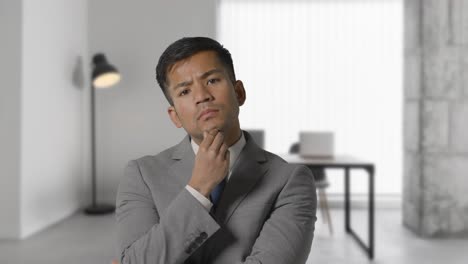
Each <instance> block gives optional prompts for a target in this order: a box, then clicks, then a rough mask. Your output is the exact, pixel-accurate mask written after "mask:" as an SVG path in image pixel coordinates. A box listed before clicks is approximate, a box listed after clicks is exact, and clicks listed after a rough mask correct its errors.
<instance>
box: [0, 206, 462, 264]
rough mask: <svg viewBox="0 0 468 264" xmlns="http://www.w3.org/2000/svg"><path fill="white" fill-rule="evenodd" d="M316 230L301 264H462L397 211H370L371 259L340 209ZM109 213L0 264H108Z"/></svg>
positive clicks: (7, 252) (446, 244)
mask: <svg viewBox="0 0 468 264" xmlns="http://www.w3.org/2000/svg"><path fill="white" fill-rule="evenodd" d="M365 216H366V215H365V211H363V210H357V211H354V212H353V217H352V225H353V227H354V228H355V229H356V230H357V231H358V232H360V233H362V234H363V235H364V237H367V236H366V233H365V229H366V228H365V227H366V225H367V222H366V221H365V219H366V217H365ZM318 218H319V219H318V222H317V226H316V227H317V230H316V234H315V239H314V242H313V245H312V250H311V252H310V255H309V259H308V261H307V264H315V263H321V264H322V263H347V264H348V263H349V264H352V263H359V264H362V263H400V264H417V263H424V264H432V263H434V264H436V263H437V264H439V263H441V264H458V263H460V264H462V263H463V264H466V263H468V239H467V238H464V239H463V238H459V239H434V240H426V239H421V238H418V237H416V236H415V235H413V233H412V232H410V231H408V230H407V229H406V228H404V227H403V226H402V225H401V215H400V212H399V210H394V209H393V210H390V209H386V210H377V212H376V258H375V260H374V261H368V260H367V258H366V256H365V255H364V253H363V252H362V251H361V249H360V248H359V247H358V246H357V244H356V243H355V242H354V240H352V238H351V237H349V236H347V235H346V234H345V233H344V228H343V211H342V210H333V211H332V219H333V221H334V223H333V224H334V229H335V233H334V235H333V236H330V235H329V233H328V228H327V226H326V225H325V224H323V223H322V221H321V217H320V214H319V215H318ZM114 232H115V227H114V217H113V215H107V216H98V217H96V216H94V217H89V216H85V215H82V214H76V215H74V216H72V217H70V218H68V219H66V220H65V221H62V222H60V223H59V224H57V225H55V226H52V227H51V228H48V229H47V230H44V231H43V232H41V233H39V234H37V235H34V236H32V237H30V238H28V239H26V240H24V241H5V240H4V241H0V263H1V264H23V263H24V264H100V263H102V264H110V263H111V260H112V259H113V258H115V256H116V255H117V254H116V252H115V249H114V248H115V247H114V241H115V233H114Z"/></svg>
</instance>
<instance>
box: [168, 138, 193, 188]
mask: <svg viewBox="0 0 468 264" xmlns="http://www.w3.org/2000/svg"><path fill="white" fill-rule="evenodd" d="M171 158H172V159H173V160H177V161H176V162H175V163H174V164H173V165H172V166H171V167H170V168H169V173H170V174H172V176H173V177H174V178H175V179H176V181H177V182H178V183H180V185H181V186H182V187H184V186H185V185H187V183H188V182H189V180H190V177H191V176H192V169H193V164H194V163H195V153H193V149H192V146H191V145H190V137H189V136H188V135H187V136H186V137H185V138H184V139H183V140H182V141H181V142H180V143H179V144H178V145H177V146H176V147H175V149H174V152H173V153H172V157H171Z"/></svg>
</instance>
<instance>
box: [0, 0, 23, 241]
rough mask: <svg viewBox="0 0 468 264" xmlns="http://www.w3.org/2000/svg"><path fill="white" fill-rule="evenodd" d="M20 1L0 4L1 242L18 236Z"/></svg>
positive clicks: (4, 1)
mask: <svg viewBox="0 0 468 264" xmlns="http://www.w3.org/2000/svg"><path fill="white" fill-rule="evenodd" d="M21 17H22V14H21V1H16V0H0V34H1V41H0V58H1V59H0V74H1V75H0V76H1V77H0V212H1V217H0V223H1V224H0V238H14V237H17V236H18V235H19V217H20V216H19V195H20V194H19V173H20V163H19V155H20V137H19V136H20V133H19V132H20V122H19V120H20V119H19V116H20V95H21V93H20V88H21Z"/></svg>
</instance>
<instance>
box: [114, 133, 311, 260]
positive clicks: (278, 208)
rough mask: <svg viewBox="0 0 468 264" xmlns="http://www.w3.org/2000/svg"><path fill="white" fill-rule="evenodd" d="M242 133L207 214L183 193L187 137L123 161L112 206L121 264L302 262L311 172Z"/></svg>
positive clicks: (307, 242)
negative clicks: (214, 205) (215, 203)
mask: <svg viewBox="0 0 468 264" xmlns="http://www.w3.org/2000/svg"><path fill="white" fill-rule="evenodd" d="M244 135H245V137H246V145H245V147H244V149H243V150H242V152H241V154H240V155H239V160H238V162H237V165H236V167H235V168H233V171H232V174H231V177H230V179H229V181H228V183H227V184H226V187H225V189H224V192H223V194H222V196H221V199H220V201H219V204H218V206H217V209H216V213H215V214H213V215H211V214H210V213H209V212H208V211H207V210H206V209H205V208H204V207H203V206H202V205H201V203H200V202H198V200H196V199H195V198H194V197H193V196H192V195H191V194H190V192H188V191H187V190H186V189H185V186H186V184H187V183H188V181H189V180H190V177H191V174H192V168H193V165H194V158H195V154H194V152H193V150H192V147H191V145H190V139H189V137H188V136H187V137H185V138H184V139H183V140H182V141H181V142H180V143H179V144H178V145H176V146H174V147H172V148H169V149H167V150H165V151H163V152H161V153H160V154H158V155H156V156H145V157H142V158H140V159H137V160H133V161H130V162H129V164H128V166H127V168H126V171H125V177H124V178H123V179H122V181H121V183H120V186H119V191H118V194H117V205H116V206H117V209H116V218H117V229H118V247H119V252H120V253H121V256H120V257H121V262H122V263H123V264H127V263H128V264H130V263H132V264H135V263H141V264H143V263H148V264H149V263H151V264H155V263H161V264H170V263H193V264H194V263H204V264H209V263H219V264H230V263H259V264H260V263H263V264H276V263H278V264H296V263H305V262H306V260H307V256H308V254H309V251H310V247H311V244H312V238H313V232H314V225H315V221H316V207H317V200H316V193H315V183H314V178H313V176H312V173H311V172H310V170H309V169H308V168H307V167H305V166H297V165H291V164H288V163H286V162H285V161H284V160H282V159H281V158H279V157H278V156H276V155H274V154H272V153H269V152H267V151H265V150H263V149H261V148H259V147H258V146H257V145H256V144H255V143H254V142H253V140H252V138H251V137H250V135H249V134H248V133H246V132H244Z"/></svg>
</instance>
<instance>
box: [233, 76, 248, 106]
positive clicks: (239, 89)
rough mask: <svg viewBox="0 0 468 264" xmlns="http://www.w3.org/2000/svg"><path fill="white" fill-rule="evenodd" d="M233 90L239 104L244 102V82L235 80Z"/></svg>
mask: <svg viewBox="0 0 468 264" xmlns="http://www.w3.org/2000/svg"><path fill="white" fill-rule="evenodd" d="M234 92H235V93H236V98H237V102H238V103H239V106H241V105H243V104H244V102H245V99H246V97H245V89H244V84H243V83H242V81H240V80H237V81H236V82H235V83H234Z"/></svg>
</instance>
